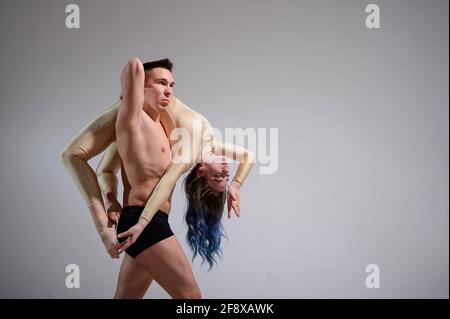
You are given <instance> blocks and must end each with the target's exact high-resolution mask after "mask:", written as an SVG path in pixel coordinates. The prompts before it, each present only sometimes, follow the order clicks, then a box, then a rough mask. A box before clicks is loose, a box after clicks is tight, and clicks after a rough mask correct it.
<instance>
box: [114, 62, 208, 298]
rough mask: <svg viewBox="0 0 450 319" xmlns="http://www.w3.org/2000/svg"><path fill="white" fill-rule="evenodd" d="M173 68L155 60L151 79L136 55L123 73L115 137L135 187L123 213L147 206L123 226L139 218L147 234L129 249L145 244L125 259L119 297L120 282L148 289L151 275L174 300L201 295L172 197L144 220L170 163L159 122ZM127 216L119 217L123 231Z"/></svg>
mask: <svg viewBox="0 0 450 319" xmlns="http://www.w3.org/2000/svg"><path fill="white" fill-rule="evenodd" d="M171 69H172V65H171V64H170V63H159V64H158V63H156V64H155V67H154V68H152V69H151V70H149V71H148V76H147V77H146V76H145V72H144V67H143V65H142V63H141V61H140V60H139V59H137V58H134V59H131V60H130V61H129V62H128V63H127V65H126V66H125V67H124V69H123V71H122V75H121V87H122V102H121V105H120V107H119V111H118V114H117V122H116V138H117V148H118V151H119V154H120V157H121V159H122V163H123V166H124V168H125V172H126V175H127V178H128V182H129V183H130V187H131V191H130V194H129V196H128V205H129V206H127V207H124V210H123V211H122V215H123V217H125V216H126V215H127V214H128V211H127V210H126V209H127V208H128V207H132V208H133V206H138V207H142V209H140V210H139V209H138V211H137V214H136V218H133V219H132V220H131V221H130V223H127V227H126V228H124V230H128V228H129V227H131V226H134V225H135V224H136V222H137V225H140V226H141V227H142V228H143V232H142V234H141V236H140V237H139V240H138V241H137V242H135V243H134V245H133V246H131V247H130V250H131V248H136V246H142V247H139V249H138V250H137V251H132V252H130V253H131V254H132V255H133V256H134V259H133V258H132V257H131V256H130V255H129V254H126V255H125V257H124V261H123V263H122V266H121V270H120V274H119V283H118V287H119V288H118V296H116V297H121V291H120V290H121V286H127V287H129V286H140V287H142V288H143V289H142V292H144V293H145V291H144V288H145V287H148V285H149V284H150V282H151V281H152V279H155V280H156V281H157V282H158V283H159V284H160V285H161V286H162V287H163V288H164V289H165V290H166V291H167V292H168V293H169V295H171V296H172V297H173V298H200V297H201V295H200V290H199V288H198V286H197V283H196V281H195V279H194V275H193V273H192V269H191V266H190V264H189V261H188V259H187V257H186V255H185V254H184V251H183V249H182V248H181V245H180V244H179V242H178V240H177V239H176V237H175V236H174V235H173V233H171V231H170V227H168V223H167V213H168V212H169V211H170V201H169V200H167V201H166V202H165V203H164V204H163V205H162V206H161V207H160V208H159V211H158V212H157V214H159V215H157V216H154V217H153V218H152V220H151V222H150V223H149V224H148V225H147V222H148V221H141V220H140V217H141V213H142V210H143V208H144V205H145V203H146V202H147V198H148V197H149V195H150V194H151V192H152V190H153V189H154V188H155V186H156V184H157V183H158V181H159V179H160V178H161V176H162V175H163V174H164V171H165V170H166V168H167V166H168V165H169V164H170V162H171V154H170V144H169V141H168V139H167V136H166V134H165V131H164V128H163V126H162V125H161V123H160V113H161V112H165V107H167V106H168V105H169V103H170V100H171V98H172V95H173V86H174V81H173V77H172V73H171ZM134 213H135V211H133V214H134ZM164 215H165V216H164ZM155 217H157V218H155ZM122 220H123V219H122V218H121V219H120V221H119V225H118V233H120V232H121V229H120V228H121V222H122ZM138 221H139V222H138ZM144 228H145V229H144ZM167 228H168V229H167ZM162 229H164V230H163V231H162ZM155 233H156V234H155ZM158 233H162V234H158ZM145 234H147V236H144V235H145ZM154 236H160V238H156V239H154V240H153V241H151V242H149V240H148V238H150V237H154ZM157 240H160V241H157ZM155 241H156V243H154V244H153V245H151V246H149V245H150V244H151V243H153V242H155ZM135 250H136V249H135ZM131 282H135V283H134V284H133V283H131ZM145 290H146V289H145Z"/></svg>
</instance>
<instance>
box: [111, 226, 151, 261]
mask: <svg viewBox="0 0 450 319" xmlns="http://www.w3.org/2000/svg"><path fill="white" fill-rule="evenodd" d="M144 227H145V225H142V224H140V223H139V222H138V223H137V224H136V225H134V226H133V227H131V228H130V229H128V230H127V231H126V232H123V233H120V234H119V235H117V237H118V238H123V237H128V238H127V239H126V240H125V241H124V242H122V243H120V244H119V245H118V247H117V248H118V253H119V254H121V253H122V252H123V251H124V250H125V249H127V248H128V247H130V246H131V245H132V244H134V243H135V242H136V240H137V239H138V237H139V236H140V235H141V233H142V231H143V230H144Z"/></svg>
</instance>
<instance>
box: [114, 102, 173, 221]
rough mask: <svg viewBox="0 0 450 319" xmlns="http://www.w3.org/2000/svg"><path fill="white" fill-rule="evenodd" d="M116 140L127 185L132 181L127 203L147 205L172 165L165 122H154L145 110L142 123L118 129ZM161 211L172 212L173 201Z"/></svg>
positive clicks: (165, 204)
mask: <svg viewBox="0 0 450 319" xmlns="http://www.w3.org/2000/svg"><path fill="white" fill-rule="evenodd" d="M116 139H117V148H118V150H119V153H120V156H121V158H122V164H123V167H124V169H125V172H126V179H127V180H126V181H124V185H125V184H127V183H128V184H129V188H130V189H129V194H128V196H127V197H128V198H127V201H126V203H125V199H124V206H131V205H140V206H143V205H145V204H146V202H147V199H148V197H149V196H150V194H151V192H152V191H153V189H154V188H155V186H156V184H157V183H158V181H159V179H160V178H161V176H162V175H163V174H164V171H165V170H166V168H167V166H168V165H169V164H170V161H171V153H170V144H169V140H168V138H167V136H166V133H165V131H164V128H163V126H162V125H161V123H160V122H157V123H156V122H155V121H153V119H152V118H150V116H149V115H147V113H145V112H144V111H142V113H141V117H140V122H139V124H138V125H135V126H134V127H133V128H131V129H117V130H116ZM124 188H125V187H124ZM160 210H162V211H164V212H167V213H168V212H169V211H170V200H168V201H167V202H166V203H164V204H163V205H162V206H161V207H160Z"/></svg>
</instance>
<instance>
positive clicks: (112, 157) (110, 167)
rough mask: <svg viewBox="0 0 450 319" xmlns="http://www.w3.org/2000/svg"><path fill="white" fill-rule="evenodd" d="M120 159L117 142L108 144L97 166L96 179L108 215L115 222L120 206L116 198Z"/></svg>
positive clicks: (117, 219) (117, 218)
mask: <svg viewBox="0 0 450 319" xmlns="http://www.w3.org/2000/svg"><path fill="white" fill-rule="evenodd" d="M121 162H122V161H121V159H120V156H119V152H118V151H117V143H112V144H111V145H109V146H108V148H107V149H106V151H105V154H104V155H103V157H102V159H101V161H100V163H99V164H98V166H97V170H96V173H97V180H98V184H99V185H100V190H101V192H102V194H103V198H104V199H105V208H106V212H107V214H108V217H109V218H110V219H111V220H112V221H113V222H115V223H117V222H118V221H119V216H120V213H121V211H122V207H121V205H120V203H119V201H118V200H117V188H118V179H117V176H116V175H117V172H118V171H119V168H120V166H121Z"/></svg>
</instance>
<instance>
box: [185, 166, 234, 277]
mask: <svg viewBox="0 0 450 319" xmlns="http://www.w3.org/2000/svg"><path fill="white" fill-rule="evenodd" d="M199 165H200V164H197V165H196V166H194V168H193V169H192V170H191V171H190V172H189V174H188V175H187V176H186V178H185V180H184V190H185V193H186V197H187V201H188V207H187V211H186V223H187V225H188V232H187V241H188V243H189V246H190V247H191V249H192V251H193V257H192V260H194V258H195V256H197V254H198V255H200V256H201V257H202V259H203V261H202V265H203V263H204V262H205V261H206V262H208V264H209V270H211V268H212V266H213V265H214V263H217V257H219V258H222V249H221V247H220V243H221V239H222V236H223V237H226V234H225V231H224V229H223V226H222V223H221V220H222V215H223V209H224V206H225V201H226V193H227V192H226V190H225V191H223V192H215V191H212V190H211V189H210V188H209V186H208V184H207V182H206V179H205V178H204V177H203V176H202V175H200V176H197V174H196V172H197V169H198V167H199Z"/></svg>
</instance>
